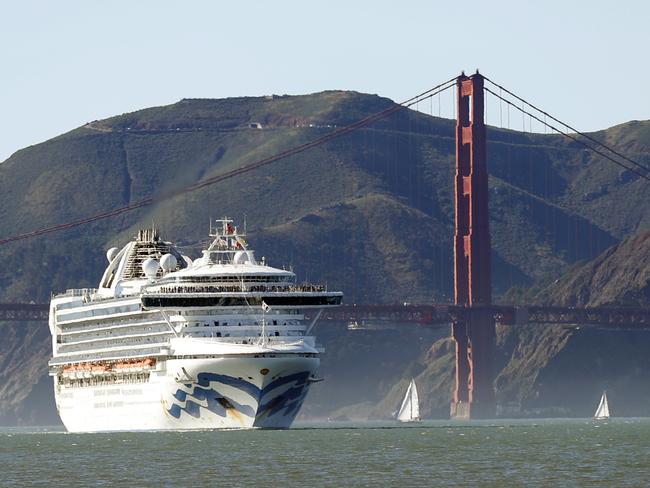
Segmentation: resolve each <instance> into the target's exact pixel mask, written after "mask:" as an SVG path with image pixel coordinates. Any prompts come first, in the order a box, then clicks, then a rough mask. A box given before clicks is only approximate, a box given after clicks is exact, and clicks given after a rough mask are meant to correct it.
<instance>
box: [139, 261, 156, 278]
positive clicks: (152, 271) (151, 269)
mask: <svg viewBox="0 0 650 488" xmlns="http://www.w3.org/2000/svg"><path fill="white" fill-rule="evenodd" d="M158 267H159V265H158V261H156V260H155V259H152V258H147V259H145V260H144V261H143V262H142V271H144V275H145V276H146V277H147V278H149V279H150V280H152V279H154V278H155V277H156V273H158Z"/></svg>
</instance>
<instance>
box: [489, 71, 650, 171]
mask: <svg viewBox="0 0 650 488" xmlns="http://www.w3.org/2000/svg"><path fill="white" fill-rule="evenodd" d="M483 78H484V79H485V80H486V81H488V82H489V83H491V84H492V85H494V86H495V87H497V88H498V89H499V93H500V94H499V95H497V94H496V93H495V92H493V91H492V90H490V89H489V88H485V90H486V91H488V92H490V93H491V94H492V95H494V96H496V97H497V98H499V99H501V100H503V101H507V100H505V99H504V98H503V97H502V92H506V93H507V94H508V95H510V96H512V97H514V98H516V99H517V100H519V101H520V102H522V104H526V105H528V106H529V107H531V108H532V109H534V110H535V111H537V112H539V113H541V114H542V115H544V120H540V119H539V118H537V117H535V116H534V115H532V114H530V113H528V115H529V116H530V117H534V118H535V120H537V121H538V122H541V123H542V124H543V125H544V126H548V127H550V128H551V129H553V130H556V131H557V132H559V133H560V134H563V131H558V130H557V129H555V128H554V127H553V126H552V125H550V124H548V123H547V122H546V117H548V118H549V119H551V120H553V121H554V122H557V123H558V124H561V125H562V126H564V127H566V128H567V129H569V130H570V131H572V132H575V133H576V134H578V135H580V136H582V137H584V138H585V139H587V140H589V141H591V142H593V143H594V144H596V145H598V146H600V147H602V148H603V149H606V150H607V151H609V152H611V153H612V154H615V155H616V156H618V157H619V158H621V159H624V160H625V161H627V162H628V163H630V164H632V165H634V166H636V167H638V168H639V169H642V170H643V171H645V173H646V175H648V173H650V166H646V165H645V164H643V163H639V162H638V161H635V160H633V159H632V158H630V157H628V156H626V155H625V154H622V153H620V152H619V151H617V150H616V149H614V148H612V147H610V146H608V145H607V144H603V143H602V142H600V141H599V140H598V139H596V138H594V137H591V136H590V135H589V134H586V133H584V132H581V131H579V130H578V129H576V128H575V127H572V126H570V125H569V124H567V123H565V122H562V121H561V120H559V119H557V118H556V117H553V116H552V115H551V114H549V113H548V112H545V111H544V110H542V109H540V108H538V107H537V106H535V105H533V104H532V103H530V102H529V101H527V100H525V99H523V98H522V97H520V96H518V95H516V94H515V93H513V92H511V91H510V90H508V89H506V88H504V87H503V86H501V85H499V84H498V83H496V82H494V81H492V80H491V79H490V78H488V77H487V76H484V77H483ZM513 105H514V104H513ZM514 106H515V107H516V108H517V109H518V110H519V107H517V106H516V105H514Z"/></svg>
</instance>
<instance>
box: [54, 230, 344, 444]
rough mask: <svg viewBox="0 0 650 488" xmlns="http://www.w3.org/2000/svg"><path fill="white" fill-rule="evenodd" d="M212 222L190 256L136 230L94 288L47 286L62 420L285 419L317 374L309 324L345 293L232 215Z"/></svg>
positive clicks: (124, 425)
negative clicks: (261, 246) (303, 279)
mask: <svg viewBox="0 0 650 488" xmlns="http://www.w3.org/2000/svg"><path fill="white" fill-rule="evenodd" d="M211 227H212V228H211V229H210V237H211V239H210V241H211V244H210V245H209V247H208V248H207V249H206V250H204V251H203V252H202V256H201V257H199V258H197V259H196V260H195V261H192V259H190V258H189V257H187V256H184V255H181V253H180V252H179V251H178V249H177V248H176V247H174V246H173V245H172V244H171V243H169V242H165V241H163V240H162V239H161V238H160V236H159V234H158V232H157V231H156V230H154V229H146V230H141V231H139V233H138V236H137V237H136V238H135V239H134V240H133V241H131V242H129V243H128V244H127V245H126V246H124V247H123V248H122V249H121V250H119V249H118V248H112V249H109V250H108V252H107V254H106V256H107V258H108V267H107V268H106V271H105V272H104V275H103V276H102V278H101V281H100V283H99V287H98V288H96V289H74V290H68V291H66V292H65V293H62V294H59V295H55V296H53V298H52V301H51V304H50V317H49V327H50V331H51V333H52V350H53V354H52V359H51V360H50V362H49V370H50V375H51V376H52V377H53V379H54V392H55V399H56V406H57V410H58V413H59V416H60V417H61V420H62V422H63V424H64V425H65V427H66V429H67V430H68V431H70V432H96V431H116V430H119V431H132V430H177V429H180V430H184V429H228V428H275V429H278V428H288V427H290V426H291V424H292V422H293V421H294V419H295V417H296V415H297V414H298V411H299V410H300V407H301V405H302V403H303V401H304V399H305V396H306V394H307V391H308V390H309V387H310V385H311V384H312V383H314V382H316V381H319V380H320V378H318V377H317V369H318V366H319V362H320V360H319V354H320V353H322V352H323V351H322V349H320V348H319V347H317V345H316V343H315V338H314V336H313V335H312V329H313V327H314V325H315V323H316V321H317V320H318V318H319V317H320V314H321V313H322V312H323V310H325V309H327V308H330V307H335V306H337V305H340V303H341V300H342V293H341V292H337V291H328V290H327V289H326V287H325V286H322V285H313V284H297V283H296V275H295V274H294V273H293V272H292V271H290V270H286V269H279V268H274V267H271V266H269V265H268V264H267V263H266V261H265V259H264V258H262V259H261V261H257V260H256V258H255V255H254V252H253V251H252V250H251V249H249V247H248V244H247V242H246V240H245V232H238V230H237V227H236V226H234V222H233V221H232V220H231V219H228V218H224V219H221V220H217V221H215V222H214V223H213V224H211ZM307 310H309V311H310V312H309V320H308V319H307V318H306V317H305V314H306V311H307Z"/></svg>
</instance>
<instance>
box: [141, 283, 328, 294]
mask: <svg viewBox="0 0 650 488" xmlns="http://www.w3.org/2000/svg"><path fill="white" fill-rule="evenodd" d="M142 292H143V294H146V295H149V294H172V293H173V294H176V293H180V294H184V293H323V292H327V287H326V286H325V285H311V284H306V285H295V286H282V285H272V286H265V285H226V286H215V285H191V284H187V285H185V284H174V285H171V284H170V285H162V286H156V285H150V286H148V287H146V288H144V289H143V290H142Z"/></svg>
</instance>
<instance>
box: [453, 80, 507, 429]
mask: <svg viewBox="0 0 650 488" xmlns="http://www.w3.org/2000/svg"><path fill="white" fill-rule="evenodd" d="M483 84H484V78H483V76H481V75H480V74H479V73H478V72H477V73H476V74H475V75H472V76H470V77H468V76H465V74H464V73H463V74H462V75H461V76H459V77H458V79H457V81H456V88H457V90H456V93H457V112H456V113H457V120H456V175H455V210H456V217H455V232H454V302H455V304H456V305H462V306H467V307H470V313H468V314H467V319H465V320H458V321H456V322H454V323H453V325H452V335H453V337H454V339H455V341H456V388H455V391H454V398H453V401H452V404H451V417H452V418H459V419H469V418H492V417H494V416H495V415H496V406H495V398H494V384H493V383H494V367H493V357H494V349H495V342H496V333H495V325H494V319H493V316H492V313H491V310H490V307H491V305H492V285H491V263H490V249H491V245H490V226H489V215H488V175H487V163H486V134H485V132H486V131H485V122H484V91H483Z"/></svg>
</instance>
